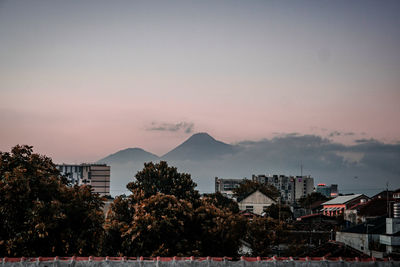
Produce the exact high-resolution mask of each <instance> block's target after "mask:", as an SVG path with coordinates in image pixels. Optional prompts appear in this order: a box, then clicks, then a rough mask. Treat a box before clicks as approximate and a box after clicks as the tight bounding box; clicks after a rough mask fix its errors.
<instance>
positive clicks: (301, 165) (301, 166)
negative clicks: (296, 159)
mask: <svg viewBox="0 0 400 267" xmlns="http://www.w3.org/2000/svg"><path fill="white" fill-rule="evenodd" d="M300 175H301V177H303V162H302V161H300Z"/></svg>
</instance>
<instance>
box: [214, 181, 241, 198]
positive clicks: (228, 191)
mask: <svg viewBox="0 0 400 267" xmlns="http://www.w3.org/2000/svg"><path fill="white" fill-rule="evenodd" d="M244 180H245V179H221V178H218V177H215V193H216V192H220V193H221V194H222V195H224V196H226V197H229V198H234V196H233V189H235V188H236V187H239V185H240V184H241V183H242V182H243V181H244Z"/></svg>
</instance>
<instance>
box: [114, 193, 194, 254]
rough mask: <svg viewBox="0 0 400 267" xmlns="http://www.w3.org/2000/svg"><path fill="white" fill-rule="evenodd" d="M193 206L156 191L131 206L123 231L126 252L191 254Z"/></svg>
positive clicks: (192, 243)
mask: <svg viewBox="0 0 400 267" xmlns="http://www.w3.org/2000/svg"><path fill="white" fill-rule="evenodd" d="M192 223H193V208H192V205H191V203H190V202H188V201H186V200H183V199H180V200H179V199H177V198H176V197H175V196H173V195H164V194H162V193H157V194H155V195H153V196H150V197H149V198H147V199H145V200H144V201H143V202H141V203H140V204H138V205H135V215H134V217H133V218H132V221H131V222H130V225H129V228H127V229H125V230H124V231H123V234H122V236H123V237H124V238H126V240H127V241H125V243H124V245H126V250H129V251H127V252H128V253H129V254H127V255H132V256H133V255H135V256H140V255H146V256H176V255H178V256H180V255H191V254H192V253H193V251H194V247H195V243H194V242H192V240H190V238H191V237H192V236H191V235H190V228H191V227H192Z"/></svg>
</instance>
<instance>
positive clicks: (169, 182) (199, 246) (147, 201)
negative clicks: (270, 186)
mask: <svg viewBox="0 0 400 267" xmlns="http://www.w3.org/2000/svg"><path fill="white" fill-rule="evenodd" d="M135 178H136V181H133V182H131V183H129V184H128V186H127V187H128V189H129V190H130V191H131V192H132V194H131V195H129V196H128V197H125V198H124V197H118V198H116V199H115V201H114V203H113V204H112V205H111V210H110V212H109V214H108V217H107V219H106V224H105V229H106V235H105V236H106V238H105V246H104V248H105V252H104V253H103V254H108V255H129V256H132V255H135V256H138V255H141V256H156V255H157V256H176V255H178V256H190V255H195V256H196V255H197V256H207V255H210V256H224V255H231V256H235V255H237V253H238V248H239V245H240V244H239V238H240V235H241V233H242V232H243V231H244V230H245V225H246V220H245V219H243V218H242V217H240V216H239V215H238V214H234V213H233V212H232V210H231V208H232V209H233V210H234V209H235V207H234V205H232V207H230V204H229V203H228V202H229V201H227V202H225V201H226V200H225V199H223V198H221V196H212V197H206V198H204V199H203V200H202V199H200V195H199V194H198V192H197V191H196V190H195V186H196V184H195V183H194V182H193V181H192V179H191V177H190V175H189V174H184V173H179V172H178V171H177V169H176V168H175V167H169V166H168V164H167V163H166V162H163V161H162V162H160V163H156V164H154V163H146V164H145V165H144V168H143V170H141V171H139V172H138V173H137V174H136V176H135ZM217 199H219V200H220V201H221V202H219V200H217ZM217 203H218V204H217ZM236 206H237V205H236Z"/></svg>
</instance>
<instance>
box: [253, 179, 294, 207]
mask: <svg viewBox="0 0 400 267" xmlns="http://www.w3.org/2000/svg"><path fill="white" fill-rule="evenodd" d="M252 179H253V181H255V182H258V183H261V184H270V185H273V186H274V187H275V188H276V189H278V191H279V192H280V195H281V201H282V202H285V203H293V202H294V200H295V199H294V197H295V190H294V179H293V177H288V176H285V175H262V174H261V175H253V176H252Z"/></svg>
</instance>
